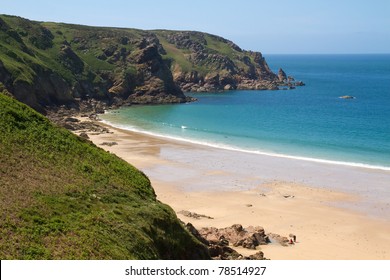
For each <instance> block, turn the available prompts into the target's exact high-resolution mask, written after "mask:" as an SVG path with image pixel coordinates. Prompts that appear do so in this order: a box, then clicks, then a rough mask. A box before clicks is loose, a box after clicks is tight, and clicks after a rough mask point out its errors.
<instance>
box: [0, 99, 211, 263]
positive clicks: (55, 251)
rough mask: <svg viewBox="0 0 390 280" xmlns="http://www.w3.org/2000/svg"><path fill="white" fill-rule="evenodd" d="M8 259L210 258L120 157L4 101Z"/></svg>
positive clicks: (0, 140) (1, 139) (1, 150)
mask: <svg viewBox="0 0 390 280" xmlns="http://www.w3.org/2000/svg"><path fill="white" fill-rule="evenodd" d="M0 201H1V203H0V213H1V219H0V258H1V259H160V258H163V259H165V258H173V259H186V258H207V257H208V255H207V251H206V250H205V249H204V247H203V246H202V245H200V244H199V243H198V242H197V241H196V240H195V239H194V238H193V237H192V236H191V235H190V234H189V233H188V232H187V231H186V230H185V229H184V228H183V227H182V225H181V224H180V223H179V221H178V220H177V218H176V216H175V214H174V212H173V211H172V209H171V208H170V207H169V206H167V205H164V204H162V203H160V202H159V201H157V200H156V197H155V194H154V191H153V189H152V187H151V185H150V181H149V180H148V178H147V177H146V176H145V175H144V174H142V173H141V172H140V171H138V170H137V169H135V168H134V167H132V166H130V165H129V164H127V163H126V162H124V161H123V160H121V159H119V158H117V157H116V156H114V155H112V154H109V153H107V152H105V151H103V150H102V149H100V148H97V147H96V146H94V145H93V144H91V143H90V142H88V141H86V140H83V139H81V138H79V137H76V136H74V135H73V134H71V133H70V132H68V131H67V130H65V129H61V128H58V127H55V126H54V125H52V124H51V123H50V122H49V121H48V120H47V119H46V118H45V117H43V116H42V115H40V114H38V113H36V112H35V111H33V110H32V109H30V108H29V107H27V106H26V105H24V104H22V103H20V102H18V101H16V100H14V99H12V98H10V97H7V96H5V95H3V94H0Z"/></svg>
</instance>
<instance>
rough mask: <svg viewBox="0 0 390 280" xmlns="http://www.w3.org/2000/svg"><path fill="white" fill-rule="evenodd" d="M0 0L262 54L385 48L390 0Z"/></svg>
mask: <svg viewBox="0 0 390 280" xmlns="http://www.w3.org/2000/svg"><path fill="white" fill-rule="evenodd" d="M1 2H2V3H1V5H0V13H1V14H11V15H18V16H22V17H26V18H29V19H34V20H40V21H56V22H67V23H78V24H87V25H97V26H116V27H132V28H141V29H174V30H197V31H204V32H208V33H212V34H217V35H221V36H223V37H225V38H227V39H230V40H232V41H234V42H235V43H237V44H238V45H239V46H240V47H242V48H244V49H247V50H255V51H261V52H263V53H264V54H273V53H276V54H278V53H287V54H302V53H390V1H389V0H369V1H368V0H367V1H366V0H319V1H313V0H312V1H309V0H294V1H287V0H276V1H271V0H266V1H264V0H257V1H256V0H235V1H232V0H225V1H215V0H214V1H213V0H207V1H206V0H193V1H187V0H164V1H162V0H160V1H157V0H143V1H133V0H127V1H126V0H108V1H107V0H106V1H102V0H84V1H83V0H66V1H54V0H33V1H30V0H25V1H23V0H12V1H1Z"/></svg>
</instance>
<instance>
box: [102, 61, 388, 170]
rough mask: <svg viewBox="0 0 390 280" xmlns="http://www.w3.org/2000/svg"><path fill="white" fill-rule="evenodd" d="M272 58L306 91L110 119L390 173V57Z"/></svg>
mask: <svg viewBox="0 0 390 280" xmlns="http://www.w3.org/2000/svg"><path fill="white" fill-rule="evenodd" d="M265 58H266V60H267V62H268V64H269V66H270V67H271V69H273V70H274V72H277V70H278V68H279V67H282V68H283V69H284V71H285V72H286V73H287V74H288V75H292V76H294V77H295V78H296V79H297V80H302V81H304V82H305V83H306V86H304V87H297V89H295V90H279V91H229V92H224V93H207V94H205V93H203V94H192V96H194V97H196V98H198V102H194V103H190V104H182V105H159V106H133V107H129V108H123V109H120V110H116V111H111V112H108V113H107V114H105V115H103V116H102V119H103V120H105V121H107V122H109V123H111V124H113V125H115V126H119V127H122V128H127V129H130V130H136V131H143V132H147V133H151V134H156V135H161V136H165V137H170V138H176V139H184V140H187V141H191V142H196V143H203V144H207V145H212V146H218V147H222V148H227V149H236V150H242V151H246V152H251V153H265V154H275V155H280V156H287V157H297V158H304V159H307V160H314V161H332V162H335V163H342V164H348V165H358V166H360V165H363V166H370V167H382V168H384V169H388V170H390V55H268V56H267V55H265ZM343 95H351V96H354V97H355V99H348V100H345V99H340V98H339V97H340V96H343Z"/></svg>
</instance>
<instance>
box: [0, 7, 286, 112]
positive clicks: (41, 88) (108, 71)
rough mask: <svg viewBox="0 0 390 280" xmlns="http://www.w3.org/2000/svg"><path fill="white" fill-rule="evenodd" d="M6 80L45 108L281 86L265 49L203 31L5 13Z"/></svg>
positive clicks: (1, 33)
mask: <svg viewBox="0 0 390 280" xmlns="http://www.w3.org/2000/svg"><path fill="white" fill-rule="evenodd" d="M0 83H2V84H3V85H4V86H5V87H6V89H7V90H8V91H9V92H11V93H12V94H13V95H14V96H15V97H16V98H17V99H18V100H20V101H22V102H24V103H26V104H28V105H30V106H31V107H33V108H35V109H37V110H39V111H42V112H43V111H44V110H45V108H47V107H50V106H58V105H67V106H69V107H76V108H77V107H78V105H79V104H80V101H83V100H90V99H95V100H98V101H101V102H103V103H104V104H106V105H112V104H114V105H121V104H129V103H142V104H145V103H176V102H186V101H188V100H189V99H188V98H186V97H185V95H184V94H183V91H215V90H223V89H240V88H242V89H277V85H279V84H280V83H281V81H280V79H279V78H278V76H277V75H275V74H274V73H272V71H271V70H270V69H269V67H268V65H267V63H266V61H265V59H264V58H263V56H262V55H261V53H259V52H251V51H244V50H242V49H240V48H239V47H238V46H237V45H235V44H234V43H233V42H231V41H229V40H226V39H224V38H221V37H218V36H215V35H211V34H207V33H201V32H193V31H169V30H151V31H145V30H137V29H130V28H110V27H105V28H104V27H91V26H82V25H75V24H63V23H51V22H36V21H30V20H28V19H24V18H20V17H15V16H7V15H0Z"/></svg>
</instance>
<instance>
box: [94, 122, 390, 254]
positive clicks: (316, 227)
mask: <svg viewBox="0 0 390 280" xmlns="http://www.w3.org/2000/svg"><path fill="white" fill-rule="evenodd" d="M100 124H101V123H100ZM101 125H103V124H101ZM104 125H105V126H107V127H108V128H109V130H110V133H104V134H96V135H94V134H93V133H88V136H89V137H90V140H91V141H92V142H93V143H95V144H96V145H97V146H99V147H102V148H103V149H105V150H108V151H110V152H112V153H114V154H116V155H117V156H119V157H121V158H123V159H124V160H126V161H128V162H129V163H131V164H132V165H134V166H135V167H137V168H139V169H140V170H142V171H143V172H144V173H145V174H146V175H147V176H148V177H149V178H150V180H151V181H152V185H153V187H154V189H155V191H156V194H157V197H158V199H159V200H160V201H162V202H164V203H166V204H168V205H170V206H171V207H172V208H173V209H174V210H175V212H176V213H178V212H180V211H182V210H186V211H191V212H195V213H198V214H202V215H205V216H209V217H211V218H212V219H210V218H207V217H205V218H200V219H195V218H191V217H186V216H184V215H182V214H179V213H178V217H179V218H180V219H181V220H182V221H184V222H186V223H187V222H190V223H192V224H193V225H194V226H195V227H196V228H201V227H211V226H212V227H217V228H223V227H228V226H231V225H233V224H242V225H243V226H244V227H246V226H251V225H252V226H262V227H264V229H265V232H266V233H276V234H280V235H282V236H289V234H290V233H292V234H295V235H296V236H297V242H296V243H295V244H294V245H290V246H287V247H283V246H281V245H280V244H278V243H276V242H272V243H270V244H269V245H264V246H261V247H259V248H258V249H260V250H262V251H263V252H264V255H265V257H266V258H270V259H280V260H287V259H296V260H298V259H303V260H327V259H331V260H341V259H349V260H358V259H364V260H380V259H386V260H389V259H390V206H389V199H390V194H389V191H390V190H388V189H389V188H388V185H389V183H390V172H388V171H383V170H369V169H364V168H356V167H355V168H353V167H347V166H335V165H330V164H321V163H314V162H307V161H299V160H292V159H286V158H277V157H270V156H261V155H253V154H245V153H242V152H234V151H228V150H223V149H217V148H211V147H207V146H201V145H196V144H191V143H186V142H179V141H175V140H170V139H165V138H159V137H154V136H150V135H145V134H141V133H135V132H130V131H126V130H121V129H118V128H114V127H111V126H108V125H106V124H104ZM105 142H106V143H109V142H115V143H116V144H115V145H112V146H109V145H106V144H103V143H105ZM234 249H236V250H237V251H239V252H240V253H242V254H244V255H249V254H253V253H254V252H253V251H251V250H247V249H240V248H234Z"/></svg>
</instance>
